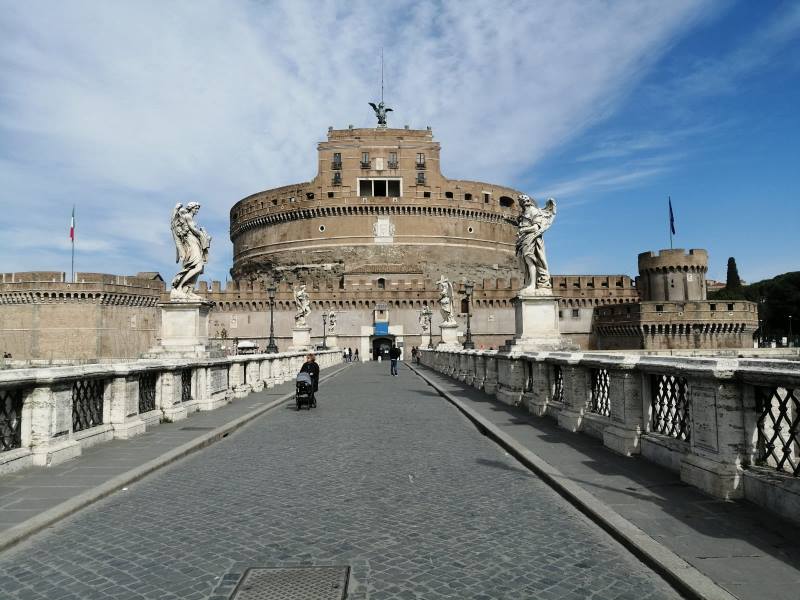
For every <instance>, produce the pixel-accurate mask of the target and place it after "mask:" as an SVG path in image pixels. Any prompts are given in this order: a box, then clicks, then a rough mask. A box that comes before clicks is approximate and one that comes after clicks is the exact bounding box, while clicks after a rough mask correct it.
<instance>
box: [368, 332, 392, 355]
mask: <svg viewBox="0 0 800 600" xmlns="http://www.w3.org/2000/svg"><path fill="white" fill-rule="evenodd" d="M393 343H394V336H393V335H383V336H375V337H373V338H372V360H378V357H379V356H380V357H382V359H383V360H389V348H391V347H392V344H393Z"/></svg>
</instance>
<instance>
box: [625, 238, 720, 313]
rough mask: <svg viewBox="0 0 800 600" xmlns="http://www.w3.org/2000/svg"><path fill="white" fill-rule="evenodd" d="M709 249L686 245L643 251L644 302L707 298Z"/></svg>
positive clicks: (641, 292)
mask: <svg viewBox="0 0 800 600" xmlns="http://www.w3.org/2000/svg"><path fill="white" fill-rule="evenodd" d="M707 271H708V252H707V251H706V250H701V249H698V248H693V249H691V250H689V251H688V252H686V250H684V249H683V248H675V249H671V250H660V251H658V252H652V251H651V252H642V253H641V254H639V278H638V282H637V285H638V286H639V295H640V297H641V299H642V301H643V302H661V301H663V302H681V301H685V300H705V299H706V272H707Z"/></svg>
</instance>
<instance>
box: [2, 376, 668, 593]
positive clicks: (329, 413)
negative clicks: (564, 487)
mask: <svg viewBox="0 0 800 600" xmlns="http://www.w3.org/2000/svg"><path fill="white" fill-rule="evenodd" d="M272 393H275V392H274V391H273V392H272ZM261 396H262V394H253V395H251V396H249V397H248V398H246V399H244V400H242V401H240V402H244V403H248V402H251V403H253V404H255V403H256V402H260V401H262V399H261ZM217 412H219V411H217ZM191 421H192V420H191V419H190V420H189V421H187V423H190V422H191ZM162 430H163V432H164V435H167V433H168V432H167V429H166V428H161V427H158V428H154V429H153V431H152V433H151V434H148V435H151V436H153V437H152V438H151V443H155V438H156V437H158V436H159V435H160V433H159V432H160V431H162ZM151 443H150V444H142V446H145V447H149V446H150V445H151ZM108 446H110V444H109V445H108ZM104 451H105V449H104V448H102V447H98V448H97V449H96V453H97V458H99V457H100V454H101V453H102V452H104ZM86 458H88V457H86ZM81 460H85V458H84V459H78V461H76V464H77V463H79V462H80V461H81ZM45 473H46V472H45ZM40 475H41V473H40V474H39V475H37V476H40ZM25 476H27V474H26V475H23V476H22V478H23V479H24V477H25ZM4 483H5V482H4ZM16 484H17V485H21V481H20V479H17V481H16ZM299 564H303V565H320V566H322V565H350V566H351V567H352V571H351V577H350V595H349V596H348V598H350V599H355V600H358V599H362V600H363V599H367V598H369V599H370V600H382V599H395V598H396V599H407V598H419V599H424V600H437V599H440V598H454V599H459V600H460V599H476V600H477V599H494V598H505V599H515V600H516V599H525V598H537V599H538V598H541V599H553V600H562V599H567V600H583V599H586V598H592V599H597V600H613V599H618V600H622V599H630V600H634V599H651V598H652V599H656V598H658V599H662V598H663V599H667V598H678V597H679V596H678V594H677V593H676V592H675V591H674V590H673V589H672V588H671V587H670V586H668V585H667V584H666V583H665V582H664V581H663V580H662V579H661V578H659V577H658V576H657V575H655V574H654V573H653V572H652V571H651V570H649V569H648V568H646V567H645V566H644V565H642V564H641V563H640V562H639V561H638V560H637V559H636V558H634V557H633V556H632V555H631V554H630V553H629V552H628V551H627V550H625V549H624V548H623V547H622V546H620V545H619V544H618V543H617V542H616V541H614V540H613V539H612V538H611V537H610V536H608V535H607V534H606V533H605V532H603V531H602V530H601V529H599V528H598V527H597V526H596V525H594V524H593V523H592V522H590V521H589V520H588V519H587V518H586V517H584V516H583V515H582V514H581V513H580V512H578V511H577V510H576V509H575V508H573V507H572V505H570V504H569V503H568V502H567V501H565V500H564V499H563V498H562V497H561V496H559V495H558V494H556V493H555V492H554V491H553V490H551V489H550V488H549V487H548V486H547V485H545V484H544V483H543V482H542V481H541V480H540V479H539V478H538V477H536V476H534V475H532V474H531V473H530V472H529V471H527V470H526V469H524V468H522V467H521V465H520V464H519V463H518V462H517V461H515V460H513V459H512V458H511V457H510V456H509V455H507V454H506V453H505V452H504V451H503V450H502V449H500V448H499V447H498V446H497V445H496V444H494V443H493V442H492V441H490V440H489V439H488V438H486V437H485V436H483V435H481V434H480V433H479V432H478V431H477V430H476V429H475V427H474V426H473V425H472V424H471V423H470V422H469V421H467V420H466V419H465V418H464V417H463V416H462V415H461V414H460V413H459V412H458V410H456V409H455V408H454V407H453V406H452V405H450V404H449V403H447V402H446V401H445V400H444V399H443V398H442V397H441V396H440V395H439V394H438V393H437V392H436V391H434V390H433V389H432V388H431V387H429V386H428V385H427V384H426V383H424V382H423V381H422V380H421V379H420V378H419V377H418V376H416V375H414V374H412V373H411V372H410V371H409V370H408V369H407V368H402V370H401V376H400V377H391V376H390V375H389V369H388V365H386V364H376V363H364V364H354V365H352V366H350V367H348V368H346V369H345V370H344V371H343V372H342V373H341V374H340V375H339V376H337V377H335V378H332V379H330V380H329V381H328V382H326V383H324V384H323V387H322V390H321V393H320V395H319V407H318V408H317V409H315V410H313V411H310V412H306V411H303V412H300V413H298V412H295V411H294V410H289V409H288V408H281V409H276V410H272V411H270V412H269V413H267V414H265V415H264V416H262V417H259V418H258V419H255V420H254V421H253V422H252V423H251V424H250V425H248V426H247V427H243V428H241V429H240V430H238V431H236V432H235V433H232V434H231V435H230V436H228V437H227V438H226V439H223V440H220V441H219V442H217V443H215V444H213V445H211V446H208V447H207V448H205V449H204V450H202V451H201V452H197V453H194V454H192V455H191V456H189V457H187V458H185V459H183V460H180V461H178V462H175V463H173V464H172V465H171V466H170V467H167V468H164V469H162V470H160V471H158V472H157V473H154V474H152V475H150V476H148V477H146V478H143V479H141V480H139V481H138V482H136V483H133V484H132V485H130V486H129V487H128V489H127V490H126V491H118V492H115V493H113V494H112V495H110V496H108V497H107V498H106V499H104V500H101V501H99V502H97V503H95V504H92V505H91V506H89V507H88V508H86V509H85V510H82V511H80V512H78V513H76V514H74V515H73V516H71V517H69V518H67V519H65V520H63V521H61V522H59V523H58V524H56V525H54V526H52V527H50V528H48V529H47V530H45V531H43V532H41V533H39V534H37V535H34V536H32V537H31V538H30V539H28V540H27V541H25V542H22V543H20V544H19V545H17V546H15V547H13V548H11V549H9V550H7V551H5V552H3V553H2V554H0V590H2V594H3V598H9V599H12V598H20V599H21V598H25V599H37V598H42V599H48V600H54V599H56V598H60V599H65V600H66V599H74V600H77V599H82V600H83V599H90V598H120V599H121V598H125V599H145V598H152V599H159V600H167V599H175V600H178V599H181V600H207V599H208V598H215V599H217V598H220V599H221V598H227V597H228V595H229V592H230V590H231V589H232V585H231V582H235V581H236V579H237V578H238V576H239V574H240V573H242V571H243V570H244V569H246V568H247V567H250V566H288V565H299Z"/></svg>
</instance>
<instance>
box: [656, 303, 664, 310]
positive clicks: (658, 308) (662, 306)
mask: <svg viewBox="0 0 800 600" xmlns="http://www.w3.org/2000/svg"><path fill="white" fill-rule="evenodd" d="M656 312H664V305H663V304H656Z"/></svg>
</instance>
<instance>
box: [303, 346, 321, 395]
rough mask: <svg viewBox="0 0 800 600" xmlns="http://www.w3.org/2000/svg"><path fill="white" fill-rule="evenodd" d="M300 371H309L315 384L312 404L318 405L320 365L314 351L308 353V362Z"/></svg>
mask: <svg viewBox="0 0 800 600" xmlns="http://www.w3.org/2000/svg"><path fill="white" fill-rule="evenodd" d="M300 372H301V373H308V374H309V375H310V376H311V383H312V385H313V386H314V396H313V398H314V399H313V401H312V406H316V405H317V390H318V389H319V365H318V364H317V358H316V356H314V353H313V352H312V353H309V354H307V355H306V362H304V363H303V366H302V367H300Z"/></svg>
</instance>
